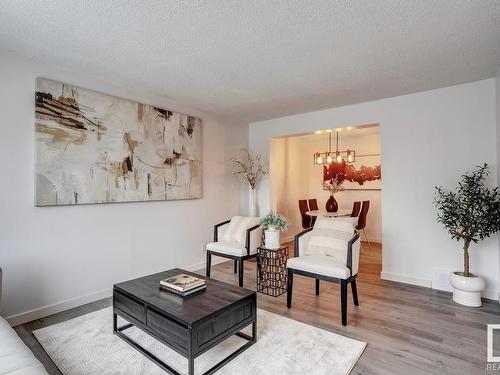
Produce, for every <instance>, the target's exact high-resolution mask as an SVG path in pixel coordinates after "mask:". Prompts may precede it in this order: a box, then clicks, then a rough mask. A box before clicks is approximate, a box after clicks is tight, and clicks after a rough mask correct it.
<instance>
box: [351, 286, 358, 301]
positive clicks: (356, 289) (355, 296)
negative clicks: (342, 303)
mask: <svg viewBox="0 0 500 375" xmlns="http://www.w3.org/2000/svg"><path fill="white" fill-rule="evenodd" d="M351 288H352V299H353V300H354V304H355V305H356V306H359V301H358V288H356V280H353V281H352V282H351Z"/></svg>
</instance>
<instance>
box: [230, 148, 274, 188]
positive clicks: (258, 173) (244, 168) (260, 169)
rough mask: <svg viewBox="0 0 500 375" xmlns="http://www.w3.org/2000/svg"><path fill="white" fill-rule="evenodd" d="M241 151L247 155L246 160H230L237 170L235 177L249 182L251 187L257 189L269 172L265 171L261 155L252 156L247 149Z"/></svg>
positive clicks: (234, 172) (235, 170)
mask: <svg viewBox="0 0 500 375" xmlns="http://www.w3.org/2000/svg"><path fill="white" fill-rule="evenodd" d="M240 151H241V152H244V153H245V155H246V160H244V161H241V160H238V159H236V158H230V159H229V161H230V162H232V163H233V166H234V168H235V169H234V171H233V175H235V176H239V177H241V178H242V179H244V180H246V181H248V183H249V184H250V187H251V188H252V189H255V188H256V187H257V184H258V182H259V181H260V180H261V179H262V178H263V177H264V176H265V175H267V174H268V172H267V171H266V170H265V169H264V164H263V163H262V160H261V156H260V155H259V154H255V155H254V156H252V155H251V154H250V152H249V151H248V150H247V149H246V148H242V149H241V150H240Z"/></svg>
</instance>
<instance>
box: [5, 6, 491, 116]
mask: <svg viewBox="0 0 500 375" xmlns="http://www.w3.org/2000/svg"><path fill="white" fill-rule="evenodd" d="M0 48H1V49H7V50H11V51H13V52H15V53H18V54H21V55H25V56H30V57H33V58H35V59H37V60H38V61H41V62H44V63H50V64H54V65H55V66H58V65H59V64H60V65H61V66H62V65H64V66H70V67H71V68H72V69H74V70H78V71H83V72H84V73H85V74H92V75H95V76H98V77H103V79H106V80H107V81H110V82H112V83H116V84H118V85H122V86H130V85H136V86H138V87H140V88H141V89H144V90H148V91H150V92H151V93H152V94H155V95H159V96H164V97H166V98H169V99H171V100H174V101H177V102H180V103H183V104H186V105H190V106H193V107H195V108H197V109H200V110H203V111H206V112H209V113H213V114H216V115H220V116H224V117H229V118H231V119H235V120H236V119H238V120H243V121H255V120H260V119H267V118H272V117H278V116H283V115H288V114H293V113H299V112H305V111H312V110H316V109H320V108H327V107H334V106H340V105H345V104H352V103H357V102H362V101H367V100H373V99H379V98H384V97H390V96H395V95H400V94H405V93H410V92H416V91H421V90H427V89H432V88H436V87H443V86H449V85H453V84H457V83H462V82H467V81H473V80H479V79H483V78H488V77H492V76H494V75H495V72H496V69H497V67H498V65H500V1H496V0H492V1H488V0H477V1H470V0H442V1H436V0H434V1H431V0H429V1H421V0H418V1H414V0H406V1H376V0H365V1H332V0H327V1H324V0H315V1H311V0H308V1H306V0H304V1H293V0H288V1H285V0H282V1H277V0H275V1H270V0H251V1H248V0H212V1H194V0H193V1H187V0H186V1H166V0H155V1H153V0H149V1H111V0H107V1H103V0H89V1H67V0H52V1H39V0H33V1H24V0H11V1H3V2H2V6H1V9H0ZM0 58H1V57H0Z"/></svg>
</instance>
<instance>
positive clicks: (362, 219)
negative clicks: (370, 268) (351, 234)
mask: <svg viewBox="0 0 500 375" xmlns="http://www.w3.org/2000/svg"><path fill="white" fill-rule="evenodd" d="M369 208H370V201H363V206H362V207H361V212H360V214H359V217H358V225H356V230H357V231H358V232H360V231H362V232H363V234H364V235H365V239H366V242H368V247H369V248H370V250H371V248H372V245H371V244H370V241H369V240H368V236H367V235H366V231H365V227H366V217H367V215H368V209H369Z"/></svg>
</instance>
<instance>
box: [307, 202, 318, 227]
mask: <svg viewBox="0 0 500 375" xmlns="http://www.w3.org/2000/svg"><path fill="white" fill-rule="evenodd" d="M309 209H310V210H319V207H318V200H317V199H316V198H313V199H309ZM317 218H318V217H317V216H312V217H311V227H314V224H316V219H317Z"/></svg>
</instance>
